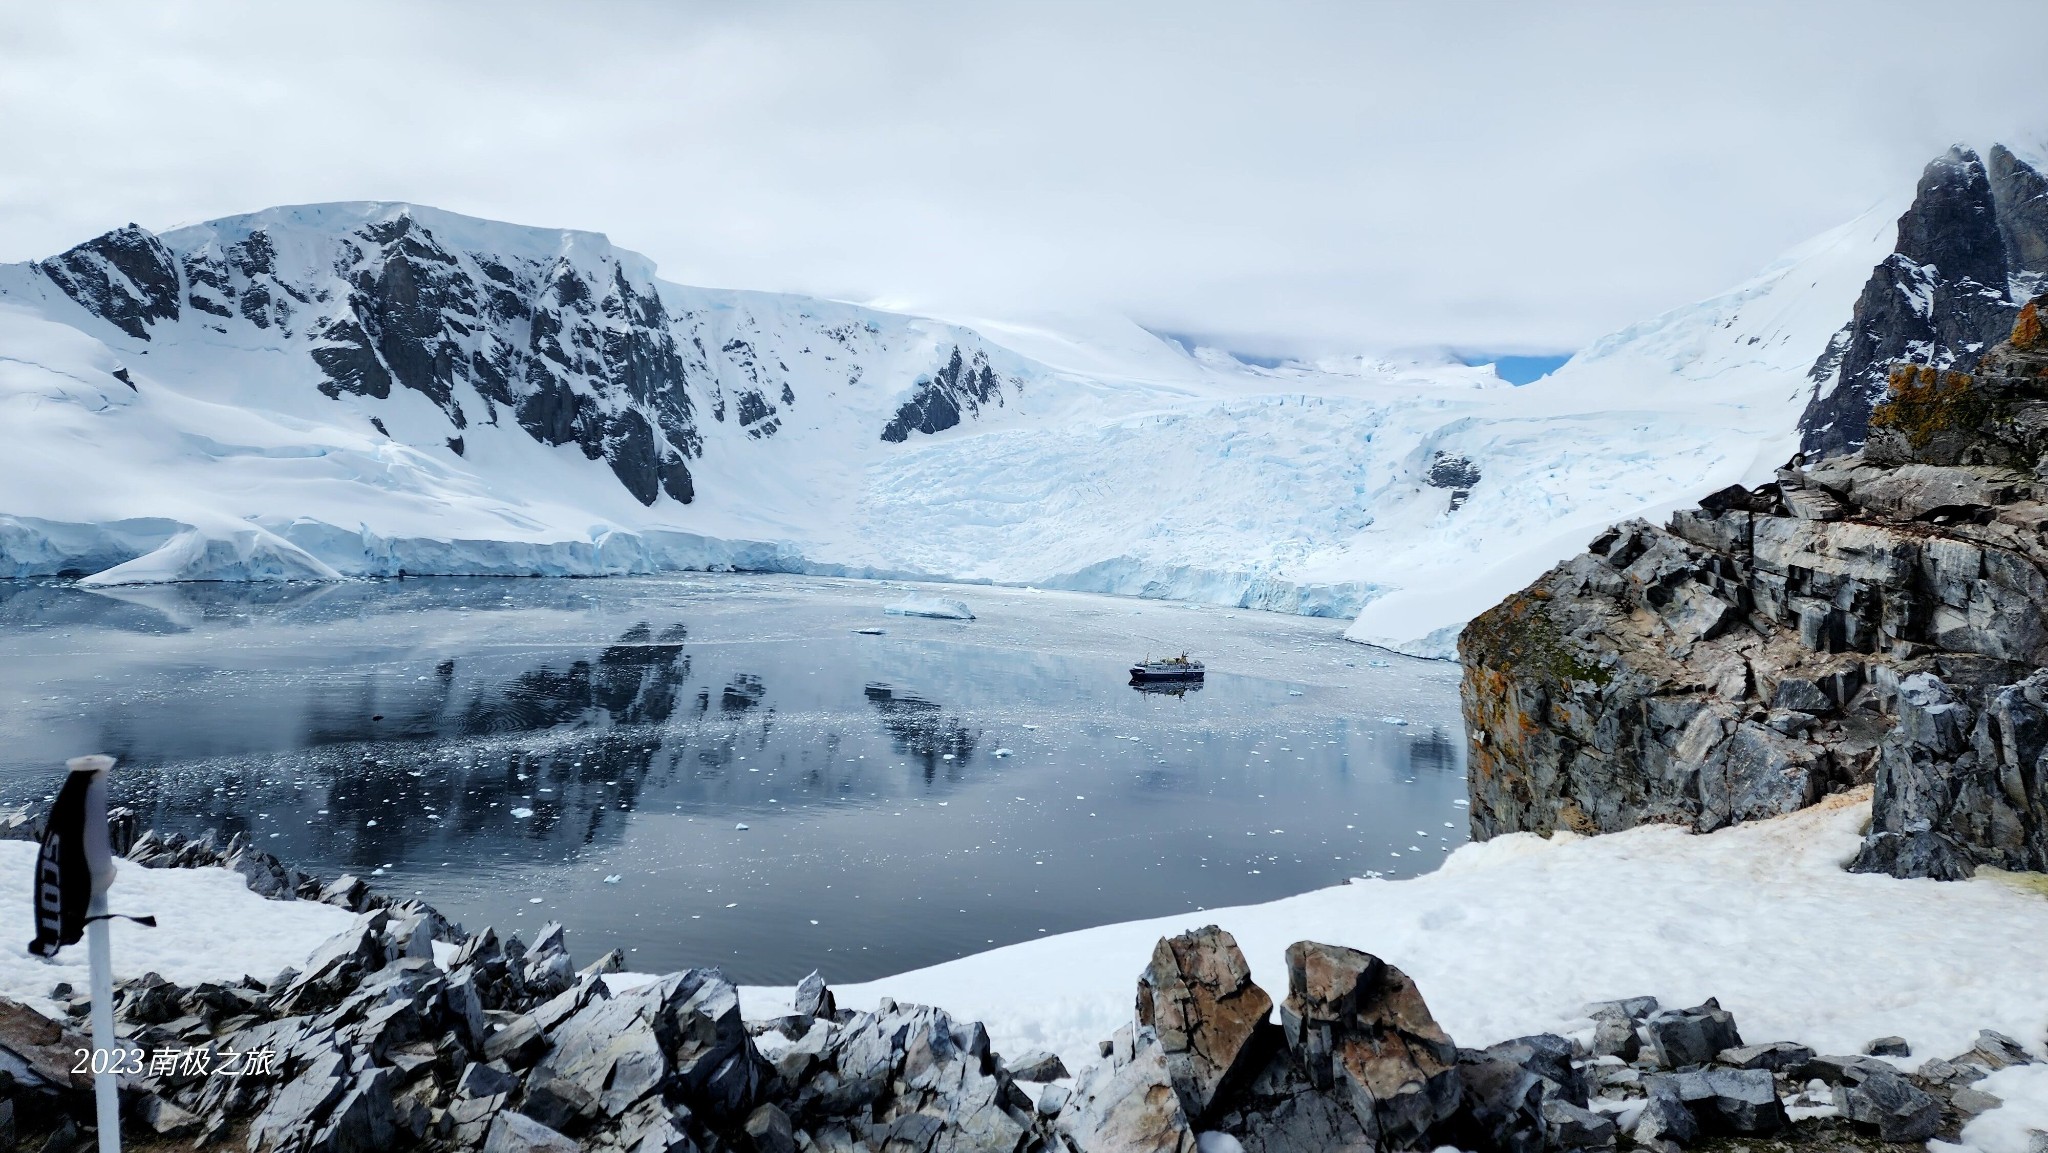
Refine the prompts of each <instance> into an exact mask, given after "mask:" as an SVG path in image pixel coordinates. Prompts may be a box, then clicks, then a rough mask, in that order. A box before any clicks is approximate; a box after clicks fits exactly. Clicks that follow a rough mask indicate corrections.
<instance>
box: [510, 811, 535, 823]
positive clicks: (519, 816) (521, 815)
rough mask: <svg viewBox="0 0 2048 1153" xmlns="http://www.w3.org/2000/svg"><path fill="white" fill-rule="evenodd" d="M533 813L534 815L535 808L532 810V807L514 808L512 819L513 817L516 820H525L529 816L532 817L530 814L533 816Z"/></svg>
mask: <svg viewBox="0 0 2048 1153" xmlns="http://www.w3.org/2000/svg"><path fill="white" fill-rule="evenodd" d="M532 815H533V810H532V809H514V810H512V819H513V820H515V821H523V820H525V819H526V818H528V817H530V816H532Z"/></svg>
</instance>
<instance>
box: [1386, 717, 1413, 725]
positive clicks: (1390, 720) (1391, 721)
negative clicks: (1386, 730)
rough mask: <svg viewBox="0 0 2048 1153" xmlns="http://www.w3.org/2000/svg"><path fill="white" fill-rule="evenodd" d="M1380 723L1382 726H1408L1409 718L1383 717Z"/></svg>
mask: <svg viewBox="0 0 2048 1153" xmlns="http://www.w3.org/2000/svg"><path fill="white" fill-rule="evenodd" d="M1380 723H1381V724H1384V725H1405V724H1407V723H1408V718H1407V717H1381V718H1380Z"/></svg>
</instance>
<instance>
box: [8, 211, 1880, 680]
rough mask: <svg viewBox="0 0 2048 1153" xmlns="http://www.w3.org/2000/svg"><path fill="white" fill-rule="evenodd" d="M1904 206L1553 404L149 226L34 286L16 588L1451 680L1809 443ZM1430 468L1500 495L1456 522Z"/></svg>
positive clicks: (1802, 258) (573, 275) (272, 220)
mask: <svg viewBox="0 0 2048 1153" xmlns="http://www.w3.org/2000/svg"><path fill="white" fill-rule="evenodd" d="M1895 216H1896V210H1895V209H1894V208H1880V209H1874V210H1873V211H1872V213H1871V214H1869V215H1867V216H1866V217H1864V218H1861V219H1859V220H1858V221H1857V222H1854V223H1853V224H1851V225H1849V226H1847V227H1845V228H1843V229H1840V230H1837V231H1836V232H1834V233H1830V234H1829V235H1828V236H1826V237H1823V238H1821V239H1819V240H1817V241H1815V242H1813V243H1812V244H1809V245H1807V246H1805V247H1804V248H1802V249H1800V250H1798V251H1797V252H1794V253H1792V254H1790V255H1788V256H1787V257H1786V258H1785V259H1784V260H1781V261H1780V262H1778V263H1777V264H1776V265H1774V266H1773V267H1772V268H1771V269H1769V270H1767V271H1766V272H1765V273H1764V274H1763V275H1762V276H1760V277H1758V278H1757V279H1756V280H1754V281H1752V282H1751V283H1749V284H1746V285H1744V286H1742V287H1740V288H1738V289H1736V290H1735V291H1734V292H1732V293H1729V294H1727V295H1725V296H1722V297H1718V298H1716V299H1714V300H1711V301H1706V302H1703V303H1701V304H1699V305H1695V306H1692V307H1690V308H1687V309H1681V310H1678V311H1676V312H1673V313H1670V314H1667V315H1666V316H1663V317H1659V318H1657V319H1656V320H1653V321H1651V322H1648V323H1646V324H1644V325H1639V326H1637V327H1635V328H1631V329H1629V330H1626V331H1624V332H1621V333H1617V334H1615V335H1614V336H1612V337H1609V338H1607V339H1606V340H1603V341H1601V342H1600V343H1598V344H1596V345H1595V346H1594V347H1593V348H1591V349H1589V350H1588V351H1587V352H1585V353H1584V354H1582V355H1581V356H1579V357H1578V358H1576V359H1575V360H1574V361H1572V362H1571V363H1570V364H1568V365H1566V366H1565V368H1564V369H1562V370H1561V371H1559V372H1558V373H1556V374H1554V375H1553V376H1551V377H1549V378H1546V379H1544V380H1542V381H1539V382H1537V383H1535V384H1532V385H1529V386H1526V387H1522V388H1514V387H1510V386H1508V385H1506V384H1505V383H1503V382H1501V381H1500V380H1499V379H1498V378H1497V377H1495V376H1494V375H1493V374H1492V372H1491V370H1490V369H1486V368H1472V367H1467V366H1464V365H1461V364H1456V363H1452V362H1450V361H1449V360H1448V359H1446V360H1445V361H1443V362H1388V361H1375V360H1369V359H1364V358H1359V359H1354V360H1348V361H1337V360H1333V361H1326V362H1321V363H1318V364H1315V365H1306V364H1292V365H1287V366H1283V367H1280V368H1274V369H1267V368H1259V367H1255V366H1250V365H1246V364H1244V363H1241V362H1239V361H1238V360H1236V359H1234V358H1232V357H1229V356H1228V355H1225V354H1220V353H1216V352H1213V351H1211V350H1205V349H1195V350H1192V351H1191V350H1188V349H1185V348H1183V347H1182V346H1181V345H1179V344H1177V343H1174V342H1172V341H1168V340H1163V339H1160V338H1158V337H1156V336H1154V335H1153V334H1151V333H1149V332H1146V331H1145V330H1143V329H1140V328H1138V327H1137V326H1135V325H1132V324H1129V323H1128V322H1125V321H1122V320H1118V319H1114V318H1102V317H1087V318H1062V319H1056V320H1053V321H1049V322H1030V323H1023V322H1016V321H1008V322H995V321H985V320H963V321H948V320H942V319H935V318H929V317H917V316H906V315H902V314H898V313H891V312H886V311H881V310H876V309H870V308H863V307H859V306H855V305H850V304H843V303H837V302H831V301H821V300H814V299H810V298H804V297H795V296H777V295H771V294H761V293H743V292H726V291H718V290H710V289H700V288H688V287H683V286H679V285H673V284H669V283H666V282H663V281H660V280H658V279H656V278H655V276H654V270H653V268H652V265H651V264H649V263H648V262H647V261H646V260H645V259H644V258H642V257H639V256H637V255H635V254H633V253H630V252H625V251H623V250H619V249H615V248H613V247H612V246H611V244H610V243H609V242H608V241H607V240H605V238H603V237H601V236H597V235H595V234H590V233H580V232H571V231H560V230H548V229H535V228H524V227H519V226H514V225H506V224H498V223H494V222H489V221H481V220H475V219H472V218H467V217H460V216H456V215H454V214H451V213H444V212H439V211H436V210H433V209H428V208H422V207H416V206H409V205H399V204H369V203H363V204H335V205H313V206H300V207H294V208H279V209H271V210H268V211H266V212H262V213H257V214H252V215H249V216H243V217H234V218H229V219H226V220H222V221H214V222H210V223H207V224H202V225H196V226H192V227H190V228H185V229H180V230H177V231H174V232H170V233H167V234H165V235H163V236H162V237H153V236H150V235H149V234H148V233H146V232H143V231H141V230H139V229H127V230H119V231H117V232H116V233H110V234H108V235H107V236H106V237H102V238H99V239H98V240H95V241H92V242H88V244H86V245H81V246H80V247H79V248H76V249H73V250H71V252H68V253H65V254H62V255H61V256H59V257H55V258H52V259H51V260H49V261H45V262H41V263H40V264H24V265H11V266H0V577H5V576H17V577H19V576H34V575H57V574H64V573H68V574H71V575H80V576H84V577H86V578H87V579H89V580H91V581H94V582H97V583H128V582H147V581H162V580H190V579H228V580H265V579H329V578H332V577H334V576H336V575H340V576H363V575H392V574H396V573H399V572H401V571H403V572H411V573H459V574H486V575H492V574H495V575H529V574H606V573H628V572H655V571H662V570H666V569H676V568H710V567H736V568H753V569H773V570H781V571H804V572H815V573H823V574H838V575H856V576H875V575H891V576H922V577H929V578H937V579H947V580H957V581H970V582H976V581H990V582H1002V583H1015V584H1029V585H1036V586H1040V587H1057V588H1067V589H1075V590H1082V591H1094V592H1109V593H1122V594H1129V595H1138V596H1155V597H1172V598H1181V599H1189V600H1198V601H1205V602H1211V603H1225V604H1235V605H1241V606H1245V607H1254V608H1263V609H1273V610H1279V611H1285V612H1295V613H1310V614H1316V615H1328V616H1352V615H1355V614H1358V613H1359V612H1360V610H1361V609H1363V610H1364V614H1363V615H1362V616H1361V617H1360V618H1359V621H1358V624H1357V626H1356V627H1355V628H1354V629H1353V631H1352V633H1351V635H1352V636H1353V637H1354V639H1359V640H1364V641H1369V642H1372V643H1376V644H1385V645H1389V646H1391V647H1396V648H1401V649H1403V650H1405V651H1409V652H1414V653H1418V654H1421V655H1435V656H1442V655H1447V654H1448V652H1449V646H1450V641H1451V638H1452V637H1453V636H1454V634H1455V631H1456V629H1457V627H1458V626H1459V625H1460V624H1462V622H1463V621H1464V619H1466V618H1467V617H1469V616H1470V615H1471V614H1472V613H1474V612H1476V611H1478V610H1479V609H1481V608H1483V607H1485V606H1486V605H1487V604H1490V603H1492V602H1493V601H1494V600H1496V599H1498V597H1499V596H1500V595H1501V594H1503V593H1505V592H1507V591H1509V590H1511V589H1512V588H1515V587H1519V586H1520V585H1522V584H1524V583H1526V582H1527V580H1528V579H1530V578H1531V577H1533V576H1534V575H1535V574H1536V573H1538V572H1540V571H1541V570H1542V569H1543V568H1545V567H1547V566H1548V565H1550V564H1552V563H1554V562H1555V561H1557V560H1559V559H1561V558H1562V557H1563V556H1565V555H1567V554H1569V553H1570V552H1572V551H1574V550H1576V549H1577V548H1578V547H1580V546H1581V545H1582V544H1583V542H1584V540H1585V539H1586V538H1587V537H1590V536H1591V535H1592V533H1593V532H1594V531H1595V530H1596V529H1597V528H1598V527H1599V526H1600V525H1603V524H1605V523H1607V522H1609V521H1612V520H1615V519H1618V518H1620V517H1624V516H1628V515H1636V514H1639V513H1644V512H1646V511H1651V512H1654V511H1655V510H1658V509H1660V508H1663V507H1667V506H1672V505H1677V504H1680V503H1683V502H1685V501H1687V500H1690V499H1692V498H1694V497H1696V496H1698V495H1699V494H1701V493H1703V492H1705V491H1709V490H1711V489H1713V488H1717V487H1720V486H1722V485H1724V484H1727V483H1730V482H1732V481H1735V480H1739V479H1745V478H1750V479H1753V478H1754V477H1756V476H1757V475H1758V474H1759V473H1760V472H1763V471H1766V470H1767V469H1768V468H1769V466H1771V465H1775V464H1777V463H1779V462H1780V461H1782V459H1783V458H1784V457H1785V456H1786V455H1789V452H1790V447H1789V445H1790V443H1791V435H1792V423H1793V421H1794V419H1795V418H1796V416H1797V411H1798V398H1799V396H1800V395H1801V392H1802V389H1804V388H1805V387H1806V381H1805V378H1804V373H1805V371H1806V369H1807V367H1808V366H1810V365H1811V364H1813V363H1814V361H1815V359H1816V357H1817V356H1818V353H1819V351H1820V350H1821V349H1822V348H1824V347H1825V346H1826V343H1827V339H1828V337H1829V336H1830V335H1832V334H1833V333H1834V332H1835V331H1836V330H1837V329H1838V328H1839V327H1840V326H1841V324H1842V322H1843V320H1844V319H1845V318H1846V313H1847V310H1848V308H1849V305H1850V302H1852V301H1853V300H1854V298H1855V293H1856V289H1857V287H1858V286H1859V285H1860V284H1861V283H1862V281H1863V280H1864V279H1865V278H1866V277H1867V276H1868V275H1869V270H1870V268H1871V267H1872V265H1873V264H1875V263H1876V261H1877V260H1878V259H1880V258H1881V257H1882V255H1883V254H1884V252H1885V251H1887V250H1888V249H1889V247H1890V245H1891V239H1892V238H1891V231H1890V229H1891V225H1890V221H1891V220H1892V219H1893V218H1894V217H1895ZM1438 453H1449V454H1457V455H1462V456H1464V457H1466V458H1468V459H1469V460H1470V461H1471V462H1472V463H1473V465H1474V466H1475V467H1476V468H1477V469H1478V470H1479V472H1480V474H1481V478H1480V479H1479V481H1478V482H1477V483H1476V484H1473V485H1472V486H1471V488H1470V495H1469V498H1468V499H1466V500H1465V501H1464V503H1463V504H1462V506H1461V507H1458V508H1456V509H1455V510H1454V509H1452V508H1451V501H1452V496H1451V492H1450V491H1449V490H1448V489H1447V488H1444V487H1437V486H1433V485H1432V484H1430V483H1429V474H1430V469H1431V466H1432V464H1433V462H1434V461H1435V460H1436V458H1437V454H1438Z"/></svg>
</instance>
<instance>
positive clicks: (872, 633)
mask: <svg viewBox="0 0 2048 1153" xmlns="http://www.w3.org/2000/svg"><path fill="white" fill-rule="evenodd" d="M853 631H854V632H857V633H859V634H860V635H862V636H864V637H878V636H881V635H882V632H883V630H881V629H855V630H853Z"/></svg>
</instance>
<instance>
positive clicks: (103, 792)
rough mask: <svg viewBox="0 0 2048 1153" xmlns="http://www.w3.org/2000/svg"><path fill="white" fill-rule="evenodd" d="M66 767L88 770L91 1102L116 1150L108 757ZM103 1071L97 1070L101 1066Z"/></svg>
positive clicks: (120, 1058)
mask: <svg viewBox="0 0 2048 1153" xmlns="http://www.w3.org/2000/svg"><path fill="white" fill-rule="evenodd" d="M64 767H65V768H67V769H70V770H71V771H72V772H74V773H91V774H92V785H91V787H89V788H87V789H86V791H85V860H86V867H87V868H88V869H90V870H91V872H92V903H91V904H89V905H87V906H86V916H87V917H89V918H92V917H97V918H100V919H99V920H91V921H88V922H87V924H86V926H85V947H86V953H87V955H88V957H89V958H90V960H91V961H92V1048H93V1066H94V1072H93V1079H92V1091H93V1099H94V1104H96V1105H97V1106H98V1107H99V1130H100V1132H99V1137H100V1153H121V1086H120V1081H119V1077H118V1074H116V1073H115V1070H116V1069H117V1068H119V1066H120V1064H121V1063H122V1062H124V1061H126V1060H127V1053H126V1050H123V1049H116V1048H115V1044H114V943H113V939H112V937H111V936H110V930H109V928H108V924H107V921H106V919H105V918H106V913H107V890H108V889H110V888H112V887H113V884H114V853H113V846H112V845H111V844H109V843H108V837H107V771H108V770H110V769H112V768H113V767H114V758H112V757H100V756H96V757H73V758H72V759H71V760H69V761H67V762H65V765H64ZM102 1068H103V1069H105V1070H106V1071H105V1072H100V1071H99V1070H100V1069H102Z"/></svg>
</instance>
